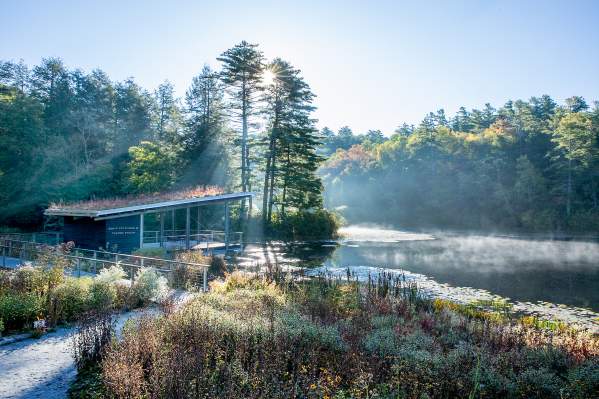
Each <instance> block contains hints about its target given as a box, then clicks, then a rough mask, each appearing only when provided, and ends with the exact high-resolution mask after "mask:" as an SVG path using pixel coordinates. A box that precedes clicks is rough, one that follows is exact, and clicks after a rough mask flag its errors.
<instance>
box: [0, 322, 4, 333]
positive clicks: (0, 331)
mask: <svg viewBox="0 0 599 399" xmlns="http://www.w3.org/2000/svg"><path fill="white" fill-rule="evenodd" d="M2 332H4V322H3V321H2V319H0V337H1V336H2Z"/></svg>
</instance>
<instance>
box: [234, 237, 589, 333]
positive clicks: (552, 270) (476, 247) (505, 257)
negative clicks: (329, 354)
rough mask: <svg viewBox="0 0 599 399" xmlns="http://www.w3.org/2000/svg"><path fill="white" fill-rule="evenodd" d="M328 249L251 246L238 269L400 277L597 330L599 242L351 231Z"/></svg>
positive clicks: (437, 292)
mask: <svg viewBox="0 0 599 399" xmlns="http://www.w3.org/2000/svg"><path fill="white" fill-rule="evenodd" d="M341 234H342V236H343V238H342V239H340V240H338V241H336V242H326V243H310V244H305V243H302V244H300V243H297V244H282V243H278V244H276V243H275V244H269V245H250V246H248V248H247V249H246V253H245V255H244V258H243V259H241V261H240V262H239V263H240V265H246V266H247V265H266V264H268V263H269V262H270V263H276V264H278V265H280V266H283V267H287V268H289V267H291V268H305V269H306V272H307V273H309V274H317V273H327V274H333V275H335V274H337V275H342V276H345V275H346V273H347V270H348V269H349V270H350V272H351V273H352V274H354V275H355V276H356V277H357V278H360V279H365V278H367V276H368V274H377V273H378V272H379V271H380V270H385V271H387V272H391V273H401V274H402V275H404V276H405V277H406V278H408V279H413V280H414V281H416V282H417V283H418V285H419V287H421V288H422V289H423V291H425V292H428V293H430V294H431V295H434V296H438V297H443V298H448V299H452V300H456V301H460V302H464V303H467V302H469V301H472V300H476V299H493V298H499V297H501V298H504V299H506V300H508V301H510V302H511V303H512V304H513V305H514V308H515V309H516V310H519V311H524V312H527V313H532V314H537V315H539V316H541V317H544V318H552V319H556V318H557V319H562V320H565V321H568V322H575V323H577V324H581V325H583V326H584V327H588V328H591V329H593V330H594V331H599V319H598V317H599V314H598V313H597V312H599V243H597V242H586V241H557V240H538V239H526V238H522V237H512V236H509V237H508V236H482V235H458V234H452V233H446V232H435V233H431V234H421V233H410V232H404V231H399V230H392V229H382V228H375V227H363V226H349V227H346V228H343V229H342V230H341Z"/></svg>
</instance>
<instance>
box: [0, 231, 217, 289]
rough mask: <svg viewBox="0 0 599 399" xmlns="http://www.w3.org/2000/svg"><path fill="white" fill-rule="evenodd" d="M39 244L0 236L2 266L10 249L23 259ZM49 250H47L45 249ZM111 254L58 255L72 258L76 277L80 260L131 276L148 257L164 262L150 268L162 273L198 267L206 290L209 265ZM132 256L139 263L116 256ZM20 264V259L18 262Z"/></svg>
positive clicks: (36, 250) (37, 248)
mask: <svg viewBox="0 0 599 399" xmlns="http://www.w3.org/2000/svg"><path fill="white" fill-rule="evenodd" d="M12 243H15V244H20V247H19V245H15V246H13V245H12ZM40 245H43V244H37V243H34V242H30V241H20V240H11V239H6V238H2V239H0V248H2V254H1V255H2V266H3V267H6V258H7V255H8V257H10V255H11V253H10V252H11V251H13V250H19V259H23V252H24V251H25V253H27V251H29V252H30V253H32V252H36V253H38V254H39V253H43V252H44V249H42V248H40ZM6 249H8V254H7V253H6ZM81 250H85V249H82V248H78V249H77V251H81ZM85 251H90V252H94V253H98V252H100V253H102V251H94V250H85ZM46 252H49V251H46ZM111 254H115V255H116V256H115V259H114V260H111V259H102V258H99V259H98V258H97V257H94V258H90V257H87V256H81V255H77V254H75V255H72V254H58V256H60V257H62V258H65V259H67V260H71V261H72V260H74V261H75V262H76V267H77V268H76V271H77V273H78V277H81V262H82V261H84V262H88V263H91V262H93V272H94V273H96V272H97V263H98V262H100V264H101V265H106V264H109V265H119V266H123V267H125V268H129V272H130V273H129V275H130V276H131V278H133V269H134V268H135V269H141V268H143V267H144V262H143V260H144V259H150V260H158V261H161V262H164V266H167V267H168V269H165V268H160V267H152V269H154V270H156V271H158V272H160V273H164V274H169V273H172V272H173V271H174V270H173V268H172V266H173V265H185V266H191V267H192V268H194V267H195V268H198V269H201V272H202V288H203V290H204V291H207V290H208V268H209V267H210V266H209V265H204V264H200V263H192V262H180V261H177V260H170V259H161V258H150V257H139V256H136V255H128V254H119V253H115V252H113V253H111ZM127 256H130V257H133V258H137V259H140V263H139V264H133V263H128V262H123V261H119V260H118V258H119V257H127ZM20 263H21V264H22V261H21V262H20ZM193 272H196V273H195V274H198V275H199V272H200V270H197V271H194V270H192V273H193Z"/></svg>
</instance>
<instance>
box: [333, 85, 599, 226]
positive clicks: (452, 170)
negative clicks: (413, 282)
mask: <svg viewBox="0 0 599 399" xmlns="http://www.w3.org/2000/svg"><path fill="white" fill-rule="evenodd" d="M322 133H323V135H324V136H325V137H327V139H326V142H325V145H324V147H323V150H322V151H323V152H324V153H325V154H331V155H330V158H329V159H328V161H327V162H326V164H325V165H324V166H323V167H322V169H321V173H322V176H323V179H324V182H325V188H326V202H327V205H328V206H329V207H337V208H338V209H340V210H341V211H342V212H343V214H344V215H345V216H346V217H347V218H348V219H349V220H350V221H354V222H380V223H389V224H396V225H399V226H403V227H439V228H441V227H446V228H447V227H450V228H459V229H464V228H468V229H483V230H489V229H492V230H503V231H512V230H521V231H543V232H547V231H579V232H580V231H582V232H591V233H597V232H599V203H598V198H597V196H598V190H599V143H598V134H599V103H595V104H594V107H592V108H591V107H589V105H588V104H587V103H586V102H585V100H584V99H583V98H581V97H571V98H569V99H567V100H566V101H565V103H564V104H561V105H559V104H557V103H556V102H555V101H554V100H553V99H551V98H550V97H549V96H547V95H544V96H541V97H533V98H531V99H530V100H529V101H521V100H518V101H508V102H507V103H506V104H505V105H504V106H502V107H501V108H499V109H495V108H493V107H492V106H491V105H490V104H486V105H485V107H484V108H483V109H482V110H477V109H474V110H472V111H468V110H466V109H465V108H460V110H459V111H458V113H457V114H456V115H455V116H454V117H453V118H448V117H446V115H445V112H444V111H443V110H442V109H441V110H439V111H437V112H436V113H433V112H431V113H429V114H428V115H426V117H425V118H424V120H423V121H422V122H421V123H420V125H418V126H417V127H414V126H411V125H407V124H403V125H401V126H400V127H399V128H398V129H397V130H396V132H395V133H394V134H393V135H392V136H391V137H390V138H388V139H386V138H385V137H383V136H382V135H381V134H380V132H377V131H370V132H368V133H367V134H365V135H359V136H356V135H354V134H352V132H351V130H350V129H349V128H347V127H346V128H342V129H341V130H340V131H339V132H338V133H337V134H333V132H332V131H331V130H330V129H326V128H325V129H323V131H322Z"/></svg>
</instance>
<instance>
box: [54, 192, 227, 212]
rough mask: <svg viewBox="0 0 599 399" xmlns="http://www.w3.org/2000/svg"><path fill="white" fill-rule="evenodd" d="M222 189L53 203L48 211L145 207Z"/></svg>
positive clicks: (198, 196) (216, 193)
mask: <svg viewBox="0 0 599 399" xmlns="http://www.w3.org/2000/svg"><path fill="white" fill-rule="evenodd" d="M223 193H224V191H223V189H222V188H220V187H217V186H197V187H193V188H187V189H183V190H179V191H165V192H158V193H149V194H138V195H129V196H126V197H120V198H101V199H96V198H94V199H90V200H86V201H76V202H68V203H67V202H62V201H61V202H53V203H51V204H50V206H49V207H48V209H50V210H71V209H72V210H75V209H76V210H87V211H101V210H106V209H114V208H124V207H128V206H135V205H147V204H154V203H158V202H164V201H175V200H182V199H190V198H202V197H210V196H214V195H220V194H223Z"/></svg>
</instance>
